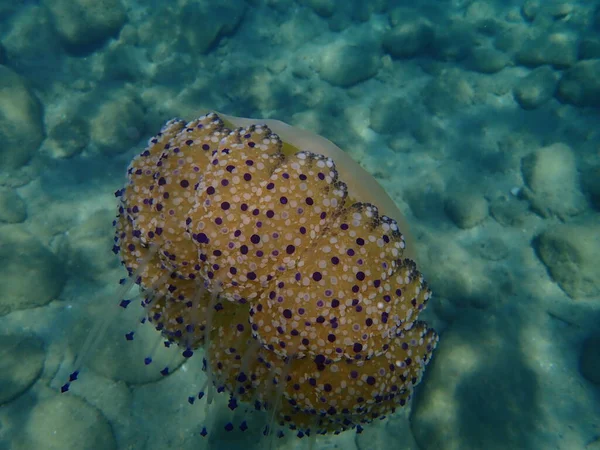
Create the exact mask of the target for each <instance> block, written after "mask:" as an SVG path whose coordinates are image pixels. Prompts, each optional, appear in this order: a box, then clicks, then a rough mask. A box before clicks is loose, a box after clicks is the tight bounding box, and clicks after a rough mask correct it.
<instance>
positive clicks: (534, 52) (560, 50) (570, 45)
mask: <svg viewBox="0 0 600 450" xmlns="http://www.w3.org/2000/svg"><path fill="white" fill-rule="evenodd" d="M577 48H578V42H577V36H576V35H574V34H571V33H562V32H557V33H550V34H543V35H541V36H539V37H537V38H535V39H530V40H528V41H525V43H524V44H523V45H522V47H521V49H520V50H519V51H518V52H517V55H516V59H517V62H518V63H519V64H522V65H524V66H528V67H537V66H543V65H545V64H549V65H551V66H554V67H557V68H566V67H570V66H572V65H573V64H575V63H576V62H577Z"/></svg>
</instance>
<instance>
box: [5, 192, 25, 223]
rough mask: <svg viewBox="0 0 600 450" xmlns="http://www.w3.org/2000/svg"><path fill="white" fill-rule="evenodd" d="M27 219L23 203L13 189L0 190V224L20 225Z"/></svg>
mask: <svg viewBox="0 0 600 450" xmlns="http://www.w3.org/2000/svg"><path fill="white" fill-rule="evenodd" d="M25 219H27V208H26V207H25V202H24V201H23V199H22V198H21V197H19V194H17V193H16V192H15V191H14V190H13V189H8V188H0V222H6V223H20V222H23V221H24V220H25Z"/></svg>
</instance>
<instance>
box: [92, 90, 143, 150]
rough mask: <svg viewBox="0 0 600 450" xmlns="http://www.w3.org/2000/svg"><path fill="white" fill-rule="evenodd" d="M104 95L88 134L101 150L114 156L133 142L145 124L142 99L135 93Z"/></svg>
mask: <svg viewBox="0 0 600 450" xmlns="http://www.w3.org/2000/svg"><path fill="white" fill-rule="evenodd" d="M107 97H108V98H107V99H106V100H105V102H104V103H102V104H101V105H100V106H99V107H98V108H97V110H96V114H95V115H94V116H93V117H92V119H91V120H90V135H91V138H92V142H93V143H94V144H96V145H97V146H98V148H99V149H100V151H101V152H102V153H105V154H107V155H114V154H116V153H122V152H125V151H127V150H129V149H130V148H131V146H132V145H134V144H136V143H137V142H138V141H139V139H140V136H142V135H143V134H144V131H145V128H146V126H145V123H144V112H143V111H142V108H141V107H140V103H141V102H140V101H139V99H136V97H135V96H133V95H130V94H129V93H127V92H123V91H116V92H113V93H112V94H110V95H108V96H107Z"/></svg>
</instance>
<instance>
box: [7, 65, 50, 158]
mask: <svg viewBox="0 0 600 450" xmlns="http://www.w3.org/2000/svg"><path fill="white" fill-rule="evenodd" d="M0 135H1V136H2V147H0V160H1V161H2V168H3V169H17V168H19V167H21V166H23V165H25V164H26V163H27V162H28V161H29V160H30V159H31V158H32V157H33V155H34V154H35V152H36V151H37V149H38V147H39V145H40V144H41V142H42V140H43V139H44V127H43V123H42V108H41V106H40V103H39V101H38V99H37V98H36V96H35V95H34V94H33V93H32V92H31V90H30V89H29V87H28V86H27V83H26V82H25V80H24V79H23V78H22V77H21V76H19V75H17V74H16V73H15V72H13V71H12V70H10V69H9V68H7V67H4V66H0Z"/></svg>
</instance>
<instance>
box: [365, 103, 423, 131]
mask: <svg viewBox="0 0 600 450" xmlns="http://www.w3.org/2000/svg"><path fill="white" fill-rule="evenodd" d="M413 116H414V113H413V108H412V107H411V105H410V103H409V102H408V101H407V100H406V99H404V98H402V97H397V96H394V97H391V96H390V97H382V98H380V99H379V100H377V101H376V102H375V103H374V104H373V106H372V107H371V117H370V119H371V120H370V126H371V128H372V129H373V130H374V131H377V132H378V133H388V134H394V133H397V132H399V131H402V130H403V129H406V127H407V125H408V124H409V123H411V122H412V121H413Z"/></svg>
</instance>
